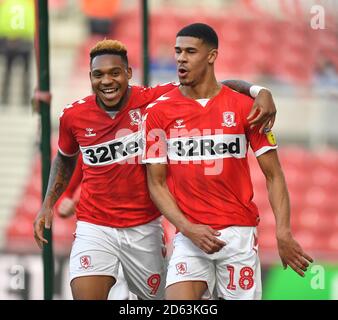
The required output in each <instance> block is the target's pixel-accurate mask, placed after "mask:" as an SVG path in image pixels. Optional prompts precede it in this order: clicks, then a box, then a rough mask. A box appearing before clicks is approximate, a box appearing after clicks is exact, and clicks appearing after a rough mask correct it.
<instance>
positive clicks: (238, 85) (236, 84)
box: [222, 80, 253, 97]
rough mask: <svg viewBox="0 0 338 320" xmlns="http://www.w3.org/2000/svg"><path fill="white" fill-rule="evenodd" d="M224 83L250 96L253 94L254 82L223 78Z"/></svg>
mask: <svg viewBox="0 0 338 320" xmlns="http://www.w3.org/2000/svg"><path fill="white" fill-rule="evenodd" d="M222 83H223V84H224V85H226V86H227V87H229V88H231V89H232V90H235V91H237V92H240V93H243V94H245V95H247V96H249V97H250V96H251V95H250V88H251V87H252V86H253V84H252V83H249V82H246V81H243V80H223V81H222Z"/></svg>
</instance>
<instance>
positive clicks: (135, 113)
mask: <svg viewBox="0 0 338 320" xmlns="http://www.w3.org/2000/svg"><path fill="white" fill-rule="evenodd" d="M129 117H130V119H131V122H130V124H131V125H132V126H133V125H139V124H141V121H142V116H141V110H140V109H135V110H130V111H129Z"/></svg>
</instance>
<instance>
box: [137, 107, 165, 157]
mask: <svg viewBox="0 0 338 320" xmlns="http://www.w3.org/2000/svg"><path fill="white" fill-rule="evenodd" d="M156 111H157V110H156V109H150V111H148V110H146V113H145V115H144V116H143V122H142V141H143V146H144V149H143V156H142V162H143V163H167V135H166V132H165V127H164V125H163V122H162V121H161V119H160V114H159V112H156Z"/></svg>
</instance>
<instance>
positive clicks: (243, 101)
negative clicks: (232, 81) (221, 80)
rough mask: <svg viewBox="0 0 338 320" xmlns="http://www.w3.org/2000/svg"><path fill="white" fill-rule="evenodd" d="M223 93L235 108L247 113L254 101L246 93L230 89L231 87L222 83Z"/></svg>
mask: <svg viewBox="0 0 338 320" xmlns="http://www.w3.org/2000/svg"><path fill="white" fill-rule="evenodd" d="M223 95H224V97H225V98H226V99H227V100H228V101H229V102H230V105H231V106H232V107H233V108H235V109H236V110H241V111H243V112H244V113H247V112H248V111H249V110H250V109H251V107H252V104H253V102H254V99H253V98H251V97H248V96H247V95H245V94H243V93H240V92H237V91H235V90H232V89H231V88H229V87H227V86H224V85H223Z"/></svg>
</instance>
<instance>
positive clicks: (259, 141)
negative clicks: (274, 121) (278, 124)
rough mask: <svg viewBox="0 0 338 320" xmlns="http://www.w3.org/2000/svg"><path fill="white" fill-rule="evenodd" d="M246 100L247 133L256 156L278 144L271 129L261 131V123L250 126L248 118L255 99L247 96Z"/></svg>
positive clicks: (244, 109)
mask: <svg viewBox="0 0 338 320" xmlns="http://www.w3.org/2000/svg"><path fill="white" fill-rule="evenodd" d="M245 100H246V101H245V103H244V108H243V118H244V124H245V129H246V135H247V138H248V141H249V143H250V147H251V149H252V150H253V152H254V153H255V156H256V157H259V156H261V155H262V154H264V153H265V152H267V151H269V150H273V149H277V148H278V145H277V141H276V138H275V136H274V134H273V133H272V131H271V130H270V131H269V132H265V133H264V132H263V133H259V128H260V126H259V125H257V126H255V127H253V128H252V129H251V128H250V124H249V122H248V120H247V119H246V118H247V116H248V115H249V113H250V110H251V108H252V104H253V99H251V98H249V97H246V98H245Z"/></svg>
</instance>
